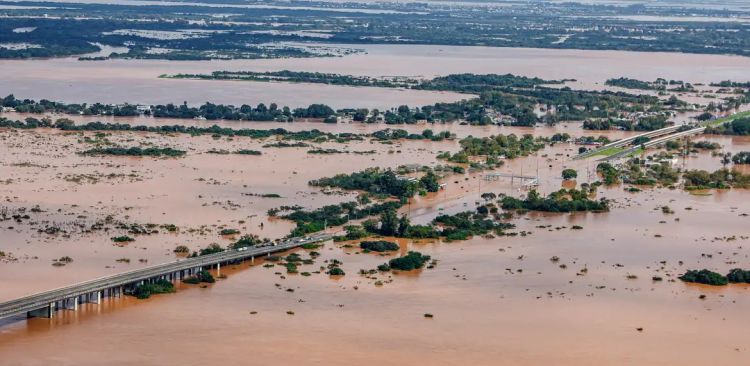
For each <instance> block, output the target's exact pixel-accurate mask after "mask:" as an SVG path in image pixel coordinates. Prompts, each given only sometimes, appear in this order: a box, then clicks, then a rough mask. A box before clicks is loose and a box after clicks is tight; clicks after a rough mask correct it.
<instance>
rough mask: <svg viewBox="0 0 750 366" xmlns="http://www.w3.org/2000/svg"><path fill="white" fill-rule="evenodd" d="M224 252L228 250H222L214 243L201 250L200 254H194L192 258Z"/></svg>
mask: <svg viewBox="0 0 750 366" xmlns="http://www.w3.org/2000/svg"><path fill="white" fill-rule="evenodd" d="M224 250H226V249H224V248H222V247H221V246H220V245H219V244H216V243H212V244H209V246H207V247H205V248H202V249H200V250H199V251H198V252H193V254H191V255H190V256H191V257H199V256H202V255H209V254H216V253H221V252H223V251H224Z"/></svg>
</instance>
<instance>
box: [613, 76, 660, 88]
mask: <svg viewBox="0 0 750 366" xmlns="http://www.w3.org/2000/svg"><path fill="white" fill-rule="evenodd" d="M604 84H606V85H609V86H617V87H620V88H627V89H641V90H663V89H665V88H664V87H663V86H660V87H657V86H655V85H654V84H653V83H649V82H646V81H641V80H636V79H630V78H624V77H621V78H617V79H609V80H607V81H606V82H604Z"/></svg>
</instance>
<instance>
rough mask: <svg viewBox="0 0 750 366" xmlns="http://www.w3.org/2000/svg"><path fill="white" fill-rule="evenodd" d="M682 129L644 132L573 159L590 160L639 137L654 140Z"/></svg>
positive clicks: (677, 127)
mask: <svg viewBox="0 0 750 366" xmlns="http://www.w3.org/2000/svg"><path fill="white" fill-rule="evenodd" d="M682 127H684V125H675V126H669V127H665V128H661V129H658V130H654V131H648V132H644V133H641V134H638V135H634V136H630V137H626V138H624V139H621V140H617V141H615V142H610V143H608V144H606V145H602V146H599V147H598V148H596V149H593V150H589V151H586V152H584V153H581V154H578V155H576V156H575V157H573V159H584V158H588V157H589V156H593V155H596V154H598V153H600V152H602V151H604V150H607V149H611V148H617V147H623V146H626V145H629V144H631V143H633V141H635V140H636V139H637V138H639V137H648V138H652V137H656V136H661V135H666V134H670V133H672V132H676V131H677V130H679V129H680V128H682Z"/></svg>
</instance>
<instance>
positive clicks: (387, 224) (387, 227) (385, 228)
mask: <svg viewBox="0 0 750 366" xmlns="http://www.w3.org/2000/svg"><path fill="white" fill-rule="evenodd" d="M398 228H399V219H398V216H396V210H388V211H385V212H383V214H382V215H380V233H381V234H382V235H386V236H396V235H397V234H398Z"/></svg>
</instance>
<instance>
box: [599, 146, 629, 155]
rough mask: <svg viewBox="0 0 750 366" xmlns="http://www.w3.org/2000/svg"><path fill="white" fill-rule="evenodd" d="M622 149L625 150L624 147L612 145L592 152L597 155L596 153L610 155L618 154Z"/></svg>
mask: <svg viewBox="0 0 750 366" xmlns="http://www.w3.org/2000/svg"><path fill="white" fill-rule="evenodd" d="M623 151H625V148H624V147H618V146H612V147H608V148H606V149H601V150H598V151H597V152H596V153H595V154H594V156H597V155H599V156H612V155H615V154H619V153H621V152H623Z"/></svg>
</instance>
